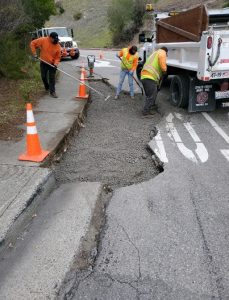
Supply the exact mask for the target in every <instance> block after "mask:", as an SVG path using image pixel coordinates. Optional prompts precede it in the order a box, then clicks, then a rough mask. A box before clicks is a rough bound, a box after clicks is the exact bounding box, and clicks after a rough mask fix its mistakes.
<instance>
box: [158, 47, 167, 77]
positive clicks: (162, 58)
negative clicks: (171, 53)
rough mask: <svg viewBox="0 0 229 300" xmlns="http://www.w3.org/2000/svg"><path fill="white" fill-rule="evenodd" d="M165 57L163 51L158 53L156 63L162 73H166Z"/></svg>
mask: <svg viewBox="0 0 229 300" xmlns="http://www.w3.org/2000/svg"><path fill="white" fill-rule="evenodd" d="M166 60H167V55H166V52H165V51H160V52H159V54H158V62H159V65H160V68H161V71H162V72H163V73H165V72H167V64H166Z"/></svg>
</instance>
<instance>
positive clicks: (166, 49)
mask: <svg viewBox="0 0 229 300" xmlns="http://www.w3.org/2000/svg"><path fill="white" fill-rule="evenodd" d="M161 50H164V51H165V52H166V54H167V53H168V51H169V50H168V48H167V47H161Z"/></svg>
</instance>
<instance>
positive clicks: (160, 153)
mask: <svg viewBox="0 0 229 300" xmlns="http://www.w3.org/2000/svg"><path fill="white" fill-rule="evenodd" d="M154 139H155V142H156V144H157V145H156V147H154V145H153V144H152V143H153V140H152V141H151V142H150V143H149V146H151V148H152V149H153V151H154V153H155V154H156V155H157V157H158V158H159V159H160V160H161V161H162V162H163V163H168V158H167V156H166V152H165V146H164V143H163V140H162V138H161V133H160V131H158V134H157V135H156V136H155V138H154Z"/></svg>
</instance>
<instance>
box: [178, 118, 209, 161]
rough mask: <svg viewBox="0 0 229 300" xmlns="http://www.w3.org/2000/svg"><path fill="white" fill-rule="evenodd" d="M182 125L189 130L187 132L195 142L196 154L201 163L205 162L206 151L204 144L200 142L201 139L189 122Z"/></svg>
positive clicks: (206, 158)
mask: <svg viewBox="0 0 229 300" xmlns="http://www.w3.org/2000/svg"><path fill="white" fill-rule="evenodd" d="M184 126H185V128H186V129H187V131H188V132H189V134H190V135H191V137H192V139H193V140H194V142H195V143H196V149H195V152H196V154H197V155H198V157H199V159H200V161H201V162H202V163H205V162H206V161H207V160H208V151H207V149H206V147H205V146H204V144H203V143H201V140H200V138H199V136H198V135H197V133H196V132H195V130H194V128H193V127H192V125H191V123H189V122H187V123H184Z"/></svg>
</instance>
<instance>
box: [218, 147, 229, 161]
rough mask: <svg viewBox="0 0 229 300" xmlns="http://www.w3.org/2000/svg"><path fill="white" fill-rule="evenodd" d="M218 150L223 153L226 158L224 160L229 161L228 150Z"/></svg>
mask: <svg viewBox="0 0 229 300" xmlns="http://www.w3.org/2000/svg"><path fill="white" fill-rule="evenodd" d="M220 152H221V153H222V154H223V156H224V157H225V158H226V160H227V161H229V150H228V149H223V150H220Z"/></svg>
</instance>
